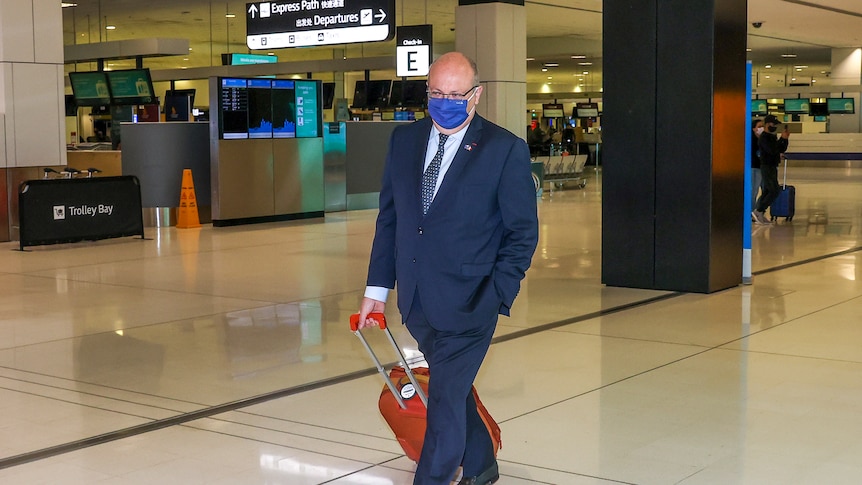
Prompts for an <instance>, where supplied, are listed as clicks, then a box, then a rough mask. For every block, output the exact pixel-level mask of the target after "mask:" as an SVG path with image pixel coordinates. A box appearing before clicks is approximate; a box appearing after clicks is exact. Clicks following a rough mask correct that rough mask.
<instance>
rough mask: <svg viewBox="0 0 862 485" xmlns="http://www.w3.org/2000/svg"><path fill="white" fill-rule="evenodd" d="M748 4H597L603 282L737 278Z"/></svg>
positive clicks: (718, 285)
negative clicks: (600, 70) (601, 42)
mask: <svg viewBox="0 0 862 485" xmlns="http://www.w3.org/2000/svg"><path fill="white" fill-rule="evenodd" d="M746 10H747V5H746V0H702V1H698V2H691V1H687V0H640V1H637V2H632V1H630V0H605V1H604V4H603V12H604V20H603V21H604V29H603V30H604V46H603V56H604V60H603V62H604V69H603V78H604V95H603V100H604V106H603V115H602V140H603V149H604V156H603V158H602V177H603V189H602V198H603V204H602V282H603V283H604V284H607V285H610V286H625V287H636V288H650V289H662V290H674V291H691V292H703V293H707V292H712V291H717V290H721V289H725V288H729V287H732V286H735V285H737V284H739V283H740V282H741V280H742V218H743V214H742V211H743V175H744V173H743V170H744V167H745V163H744V160H745V149H746V147H745V131H744V130H746V129H747V122H746V120H745V103H746V102H747V100H746V96H745V42H746V24H747V14H746Z"/></svg>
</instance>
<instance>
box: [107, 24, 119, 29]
mask: <svg viewBox="0 0 862 485" xmlns="http://www.w3.org/2000/svg"><path fill="white" fill-rule="evenodd" d="M105 30H117V26H116V25H106V26H105Z"/></svg>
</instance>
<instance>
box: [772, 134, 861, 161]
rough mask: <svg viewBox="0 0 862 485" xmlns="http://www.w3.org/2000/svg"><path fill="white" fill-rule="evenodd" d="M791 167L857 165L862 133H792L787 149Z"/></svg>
mask: <svg viewBox="0 0 862 485" xmlns="http://www.w3.org/2000/svg"><path fill="white" fill-rule="evenodd" d="M787 158H788V159H789V160H790V163H791V166H800V165H809V166H818V167H824V166H841V167H844V166H847V164H848V162H850V161H853V162H855V166H858V165H859V161H860V160H862V133H792V134H791V135H790V143H789V144H788V147H787Z"/></svg>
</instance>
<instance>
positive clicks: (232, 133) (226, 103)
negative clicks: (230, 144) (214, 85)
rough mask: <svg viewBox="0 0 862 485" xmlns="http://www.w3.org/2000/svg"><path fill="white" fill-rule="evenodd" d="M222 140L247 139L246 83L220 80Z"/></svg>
mask: <svg viewBox="0 0 862 485" xmlns="http://www.w3.org/2000/svg"><path fill="white" fill-rule="evenodd" d="M221 116H222V138H224V139H225V140H236V139H241V138H248V133H249V131H248V81H247V80H246V79H230V78H224V79H222V80H221Z"/></svg>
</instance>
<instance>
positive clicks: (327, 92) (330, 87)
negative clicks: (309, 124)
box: [323, 83, 335, 109]
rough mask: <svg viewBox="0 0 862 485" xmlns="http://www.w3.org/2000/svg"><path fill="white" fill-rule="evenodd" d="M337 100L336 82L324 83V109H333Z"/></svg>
mask: <svg viewBox="0 0 862 485" xmlns="http://www.w3.org/2000/svg"><path fill="white" fill-rule="evenodd" d="M334 100H335V83H323V109H332V102H333V101H334Z"/></svg>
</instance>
